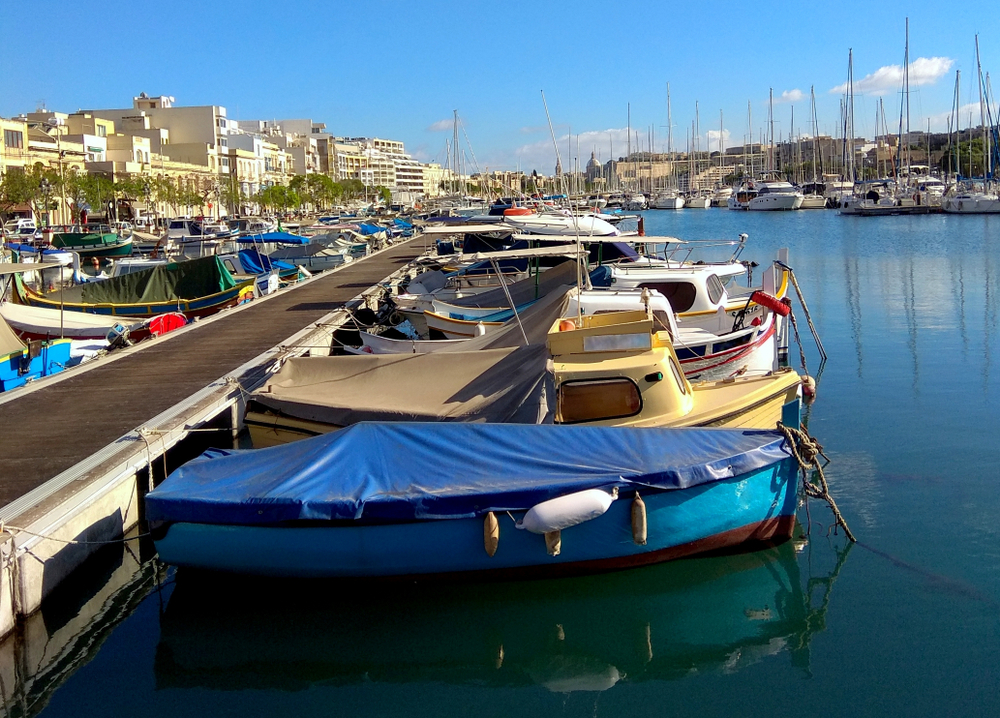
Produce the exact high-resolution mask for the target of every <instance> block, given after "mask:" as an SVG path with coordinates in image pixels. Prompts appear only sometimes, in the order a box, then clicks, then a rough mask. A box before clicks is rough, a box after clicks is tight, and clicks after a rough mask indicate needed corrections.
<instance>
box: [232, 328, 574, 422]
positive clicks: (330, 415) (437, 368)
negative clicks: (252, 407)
mask: <svg viewBox="0 0 1000 718" xmlns="http://www.w3.org/2000/svg"><path fill="white" fill-rule="evenodd" d="M547 362H548V350H547V349H546V347H545V345H544V344H535V345H531V346H527V347H517V348H505V349H484V350H480V351H474V352H437V353H433V354H379V355H368V354H359V355H349V356H334V357H298V358H292V359H289V360H288V361H286V362H285V364H284V366H282V368H281V369H280V370H279V371H278V372H277V373H276V374H275V375H274V376H273V377H272V378H271V380H270V381H268V382H267V384H265V386H264V387H263V388H262V389H259V390H258V391H256V392H254V393H253V394H252V395H251V399H252V400H254V401H255V402H256V403H257V404H258V405H260V406H263V407H264V408H266V409H270V410H271V411H274V412H276V413H279V414H280V415H282V416H288V417H294V418H297V419H303V420H307V421H316V422H321V423H324V424H330V425H333V426H349V425H351V424H356V423H358V422H361V421H461V422H489V423H508V424H542V423H552V416H553V409H554V407H553V406H551V402H552V400H553V397H554V392H553V390H552V376H551V374H550V373H549V372H548V371H547V370H546V364H547Z"/></svg>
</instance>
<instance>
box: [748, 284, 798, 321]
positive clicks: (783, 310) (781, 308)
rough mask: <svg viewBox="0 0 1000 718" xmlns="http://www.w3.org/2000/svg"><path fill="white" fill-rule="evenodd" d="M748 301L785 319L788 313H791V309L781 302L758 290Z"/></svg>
mask: <svg viewBox="0 0 1000 718" xmlns="http://www.w3.org/2000/svg"><path fill="white" fill-rule="evenodd" d="M750 301H751V302H753V303H754V304H759V305H761V306H762V307H767V308H768V309H770V310H771V311H772V312H774V313H775V314H780V315H781V316H783V317H787V316H788V313H789V312H791V311H792V308H791V307H790V306H788V305H787V304H785V303H784V302H783V301H781V300H780V299H778V298H777V297H772V296H771V295H770V294H768V293H767V292H762V291H760V290H759V289H758V290H757V291H756V292H754V293H753V294H751V295H750Z"/></svg>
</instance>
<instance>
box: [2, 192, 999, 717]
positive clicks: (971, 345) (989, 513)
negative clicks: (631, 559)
mask: <svg viewBox="0 0 1000 718" xmlns="http://www.w3.org/2000/svg"><path fill="white" fill-rule="evenodd" d="M645 224H646V231H647V233H649V234H657V235H659V234H664V235H673V236H678V237H681V238H719V239H732V238H735V237H736V236H737V235H738V234H739V233H740V232H746V233H747V234H749V236H750V239H749V243H748V246H747V249H746V251H745V253H744V255H743V257H744V258H745V259H753V260H756V261H757V262H759V263H761V264H764V263H765V262H767V261H769V260H770V258H772V257H773V256H774V255H775V253H776V251H777V249H778V248H779V247H788V248H789V249H790V263H791V265H792V267H793V268H794V269H795V271H796V274H797V276H798V278H799V283H800V285H801V286H802V289H803V290H804V292H805V294H806V299H807V301H808V303H809V306H810V309H811V310H812V314H813V318H814V319H815V321H816V324H817V328H818V329H819V332H820V334H821V336H822V339H823V342H824V344H825V346H826V349H827V351H828V353H829V361H828V362H827V363H826V365H825V366H824V367H823V368H822V374H821V376H820V382H819V398H818V401H817V402H816V403H815V404H814V405H813V407H812V408H811V409H810V414H809V428H810V430H811V432H812V433H813V434H814V435H815V436H816V437H817V438H818V439H819V440H820V441H821V442H822V443H823V445H824V446H825V447H826V450H827V453H828V454H829V455H830V457H831V458H832V459H833V463H832V465H831V466H830V468H829V470H828V476H829V478H830V481H831V484H832V486H833V489H834V493H835V495H836V497H837V499H838V501H839V503H840V507H841V509H842V511H843V513H844V515H845V516H846V517H847V520H848V521H849V523H850V524H851V527H852V529H853V530H854V532H855V534H856V535H857V536H858V538H859V540H860V542H861V544H859V545H856V546H853V547H850V548H848V547H847V546H846V543H845V541H844V539H843V537H842V536H833V535H828V525H829V513H828V511H827V510H826V509H825V508H824V507H822V506H820V505H818V504H815V503H813V504H812V505H811V512H810V513H811V518H812V526H811V533H810V536H809V538H808V539H802V540H798V541H793V542H789V543H787V544H784V545H783V546H780V547H777V548H774V549H771V550H769V551H765V552H756V553H751V554H744V555H738V556H727V557H715V558H702V559H694V560H688V561H681V562H675V563H673V564H665V565H661V566H655V567H650V568H646V569H640V570H635V571H628V572H623V573H617V574H611V575H605V576H596V577H588V578H581V579H572V580H560V581H542V582H514V583H489V584H477V585H446V586H432V587H426V586H411V585H406V586H391V587H384V588H382V589H379V590H378V591H372V590H366V591H359V590H358V589H353V590H352V589H345V588H344V587H343V586H338V585H336V584H326V583H319V584H317V583H275V582H267V581H261V580H241V581H233V580H231V579H218V580H208V579H205V578H202V577H198V576H191V575H184V573H183V572H180V573H179V574H178V573H177V572H174V571H172V570H168V571H161V572H160V573H159V574H158V575H159V579H160V580H159V587H157V586H156V584H157V582H156V581H155V580H154V579H153V578H152V570H151V569H149V568H147V569H146V572H147V574H149V576H148V580H144V581H137V582H136V584H135V585H133V586H132V587H130V588H127V589H122V590H121V591H119V593H118V594H116V596H117V597H116V599H115V601H116V602H111V603H112V605H113V606H114V607H115V611H117V613H115V618H114V620H110V619H107V618H105V619H104V620H103V622H102V623H100V625H94V624H96V622H92V625H90V626H89V627H88V628H83V629H80V631H79V633H78V635H79V636H81V637H82V638H81V639H80V640H78V641H77V644H79V645H78V646H77V647H76V648H75V649H74V650H73V651H70V652H68V653H67V657H65V658H62V659H60V660H61V661H62V664H61V665H62V666H63V669H62V670H60V672H59V673H58V676H57V677H51V678H49V679H48V680H47V682H41V681H40V682H39V684H38V685H37V686H36V687H35V688H34V691H33V692H31V694H30V695H29V696H28V698H29V699H30V700H26V701H25V703H26V704H27V706H28V710H27V712H28V713H32V714H35V713H37V712H39V711H40V712H41V714H42V715H44V716H80V715H95V716H96V715H101V716H133V715H142V716H145V717H147V718H148V717H150V716H182V715H183V716H187V715H192V716H193V715H272V716H304V715H345V716H346V715H350V716H451V715H455V716H459V715H460V716H466V715H476V716H511V715H531V716H548V715H552V716H575V715H579V716H588V717H591V716H618V715H628V716H645V715H649V716H654V715H655V716H688V715H690V716H733V715H773V714H785V715H804V714H813V713H815V714H820V713H822V714H824V715H845V716H847V715H850V716H866V715H872V716H875V715H878V716H895V715H899V716H904V715H905V716H914V715H919V716H922V715H968V716H978V715H995V714H996V713H997V712H998V711H1000V675H998V674H1000V535H998V534H1000V491H998V486H1000V470H998V466H1000V442H998V441H997V438H998V431H997V429H998V420H997V418H996V417H997V408H996V407H997V405H998V399H1000V396H998V392H1000V389H998V385H1000V356H996V357H995V356H994V355H995V354H997V352H998V346H997V345H998V340H997V317H998V303H1000V251H998V243H1000V217H992V218H989V217H950V216H924V217H885V218H856V217H841V216H838V215H837V214H835V213H833V212H825V211H820V212H794V213H777V214H769V213H737V212H730V211H728V210H721V209H711V210H706V211H697V210H687V211H679V212H649V213H647V215H646V223H645ZM802 329H803V330H805V327H804V324H803V326H802ZM803 340H804V341H805V342H806V351H807V360H808V366H809V369H810V372H811V373H813V374H816V373H817V371H818V370H819V368H820V367H819V362H818V358H817V355H816V351H815V349H814V347H813V346H812V344H811V340H810V339H808V337H807V336H804V337H803ZM797 354H798V353H797V351H795V350H794V349H793V351H792V354H791V357H792V361H793V365H797V364H798V359H797ZM800 518H801V519H802V521H803V522H805V521H806V514H805V512H802V514H801V516H800ZM803 532H805V527H803ZM139 558H141V557H139ZM126 599H128V600H126ZM102 600H103V603H101V604H100V605H101V606H102V607H106V606H107V605H109V601H110V599H102ZM119 604H120V606H119ZM46 610H47V611H49V612H50V615H52V613H51V612H52V610H53V609H51V607H47V608H46ZM87 610H92V609H87ZM83 613H84V611H81V616H80V617H78V620H79V621H80V622H81V623H86V621H85V618H86V616H84V615H83ZM43 614H44V611H43ZM101 615H105V614H101ZM67 622H70V618H65V619H64V620H63V621H62V622H57V621H56V620H55V619H52V620H49V619H48V618H46V626H47V629H48V630H49V631H50V633H54V632H55V631H56V628H57V625H67ZM74 645H76V644H74ZM35 658H37V656H35ZM34 665H37V666H38V667H41V666H42V665H43V661H42V660H41V659H38V661H37V663H33V664H31V665H29V669H28V670H29V672H30V670H31V666H34ZM7 695H8V696H9V695H10V693H9V689H8V693H7ZM12 712H13V713H15V714H17V713H19V712H20V711H19V710H18V709H17V708H14V709H13V710H12Z"/></svg>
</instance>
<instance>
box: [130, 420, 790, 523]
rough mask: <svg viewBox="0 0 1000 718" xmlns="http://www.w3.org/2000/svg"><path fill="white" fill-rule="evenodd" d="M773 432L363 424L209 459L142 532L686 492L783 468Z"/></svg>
mask: <svg viewBox="0 0 1000 718" xmlns="http://www.w3.org/2000/svg"><path fill="white" fill-rule="evenodd" d="M783 442H784V439H783V437H782V435H781V434H780V433H778V432H776V431H759V430H754V431H749V430H747V431H744V430H734V429H634V428H625V427H598V426H559V425H547V426H518V425H511V424H427V423H402V422H400V423H378V422H373V423H361V424H355V425H353V426H351V427H348V428H346V429H341V430H339V431H336V432H333V433H332V434H324V435H322V436H317V437H314V438H310V439H304V440H302V441H296V442H293V443H290V444H285V445H283V446H276V447H272V448H268V449H258V450H243V451H235V450H225V449H212V450H210V451H208V452H206V453H205V454H202V455H201V456H200V457H198V458H197V459H194V460H193V461H190V462H188V463H187V464H185V465H184V466H182V467H181V468H179V469H177V470H176V471H174V472H173V473H172V474H171V475H170V476H169V477H168V478H167V479H166V481H164V482H163V483H162V484H161V485H160V486H159V487H157V488H156V489H154V490H153V491H152V492H150V493H149V494H148V495H147V496H146V516H147V518H148V519H149V520H150V521H169V522H178V521H183V522H191V523H206V524H224V525H262V524H276V523H283V522H289V521H316V520H319V521H330V520H359V519H360V520H367V521H408V520H415V519H452V518H470V517H474V516H479V515H483V514H485V513H486V512H487V511H519V510H525V509H528V508H530V507H531V506H534V505H535V504H537V503H539V502H541V501H545V500H548V499H550V498H554V497H556V496H561V495H564V494H567V493H571V492H574V491H580V490H584V489H591V488H610V487H613V486H617V487H621V488H627V487H632V488H645V489H664V490H671V489H686V488H689V487H692V486H697V485H700V484H706V483H710V482H714V481H720V480H724V479H727V478H730V477H734V476H740V475H742V474H746V473H748V472H751V471H755V470H758V469H762V468H765V467H768V466H771V465H774V464H776V463H778V462H781V461H783V460H786V459H790V456H789V454H788V453H787V451H786V450H785V449H784V448H783Z"/></svg>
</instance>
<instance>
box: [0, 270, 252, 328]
mask: <svg viewBox="0 0 1000 718" xmlns="http://www.w3.org/2000/svg"><path fill="white" fill-rule="evenodd" d="M253 284H254V281H253V279H249V280H246V281H243V282H237V281H236V280H235V279H233V276H232V275H231V274H230V273H229V271H228V270H227V269H226V267H225V266H224V265H223V264H222V262H221V261H220V259H219V258H218V257H216V256H211V257H204V258H201V259H192V260H189V261H186V262H176V263H173V262H172V263H170V264H166V265H164V266H159V267H154V268H152V269H146V270H143V271H141V272H135V273H133V274H129V275H126V276H123V277H113V278H110V279H107V280H104V281H101V282H89V283H87V284H83V285H81V286H77V287H70V288H68V289H62V290H59V291H55V292H48V293H44V294H43V293H41V292H37V291H35V290H33V289H31V288H29V287H27V286H26V285H25V284H24V282H23V281H22V279H21V277H20V275H17V274H15V275H14V285H13V288H12V297H13V300H14V301H15V302H17V303H19V304H24V305H26V306H30V307H40V308H43V309H54V310H57V311H66V312H85V313H88V314H100V315H105V316H114V317H129V318H142V317H153V316H156V315H158V314H169V313H173V312H180V313H182V314H184V315H185V316H186V317H188V318H189V319H191V318H194V317H200V316H207V315H209V314H214V313H215V312H218V311H219V310H221V309H225V308H226V307H232V306H235V305H237V304H239V303H241V302H244V301H247V300H249V299H251V298H252V297H253Z"/></svg>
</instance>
